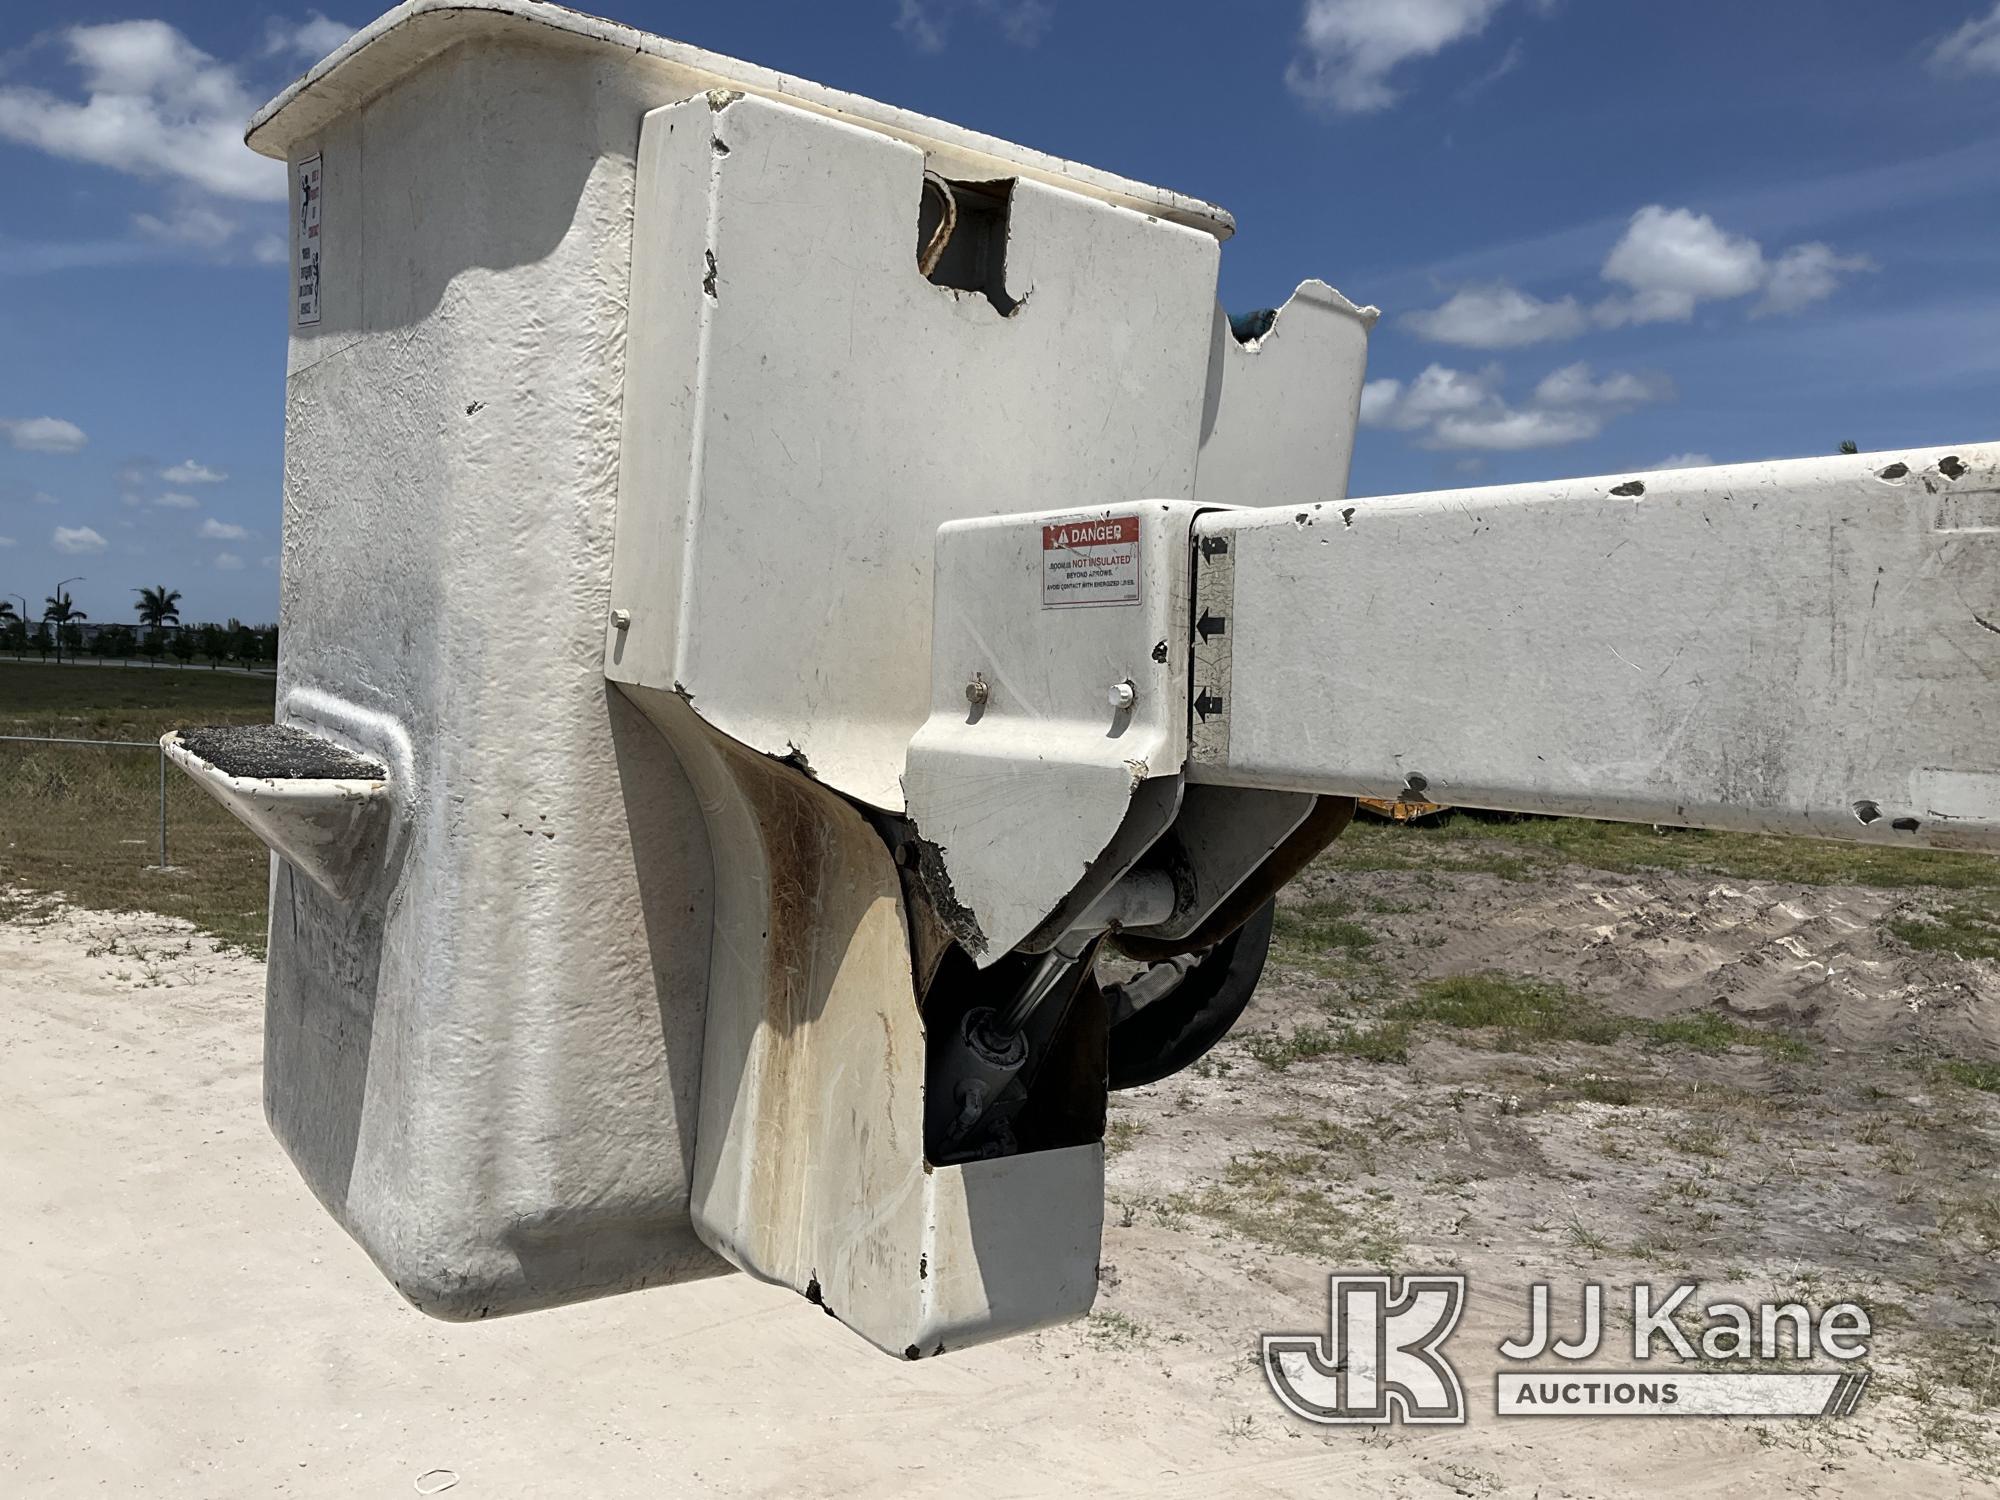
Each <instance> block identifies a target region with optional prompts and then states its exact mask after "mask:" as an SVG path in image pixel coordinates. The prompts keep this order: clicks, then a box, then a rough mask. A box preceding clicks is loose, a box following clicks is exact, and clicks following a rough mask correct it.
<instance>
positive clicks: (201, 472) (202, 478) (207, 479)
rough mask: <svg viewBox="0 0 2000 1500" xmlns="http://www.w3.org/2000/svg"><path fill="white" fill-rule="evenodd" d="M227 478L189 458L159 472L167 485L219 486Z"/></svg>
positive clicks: (221, 473)
mask: <svg viewBox="0 0 2000 1500" xmlns="http://www.w3.org/2000/svg"><path fill="white" fill-rule="evenodd" d="M228 477H229V476H228V475H227V474H225V473H223V472H222V471H221V470H220V469H211V468H209V467H208V466H207V465H206V464H198V463H196V462H195V461H194V460H193V459H191V458H189V459H183V460H182V461H181V462H180V463H177V464H175V465H174V466H173V467H172V468H171V469H162V470H160V478H162V479H164V480H166V482H167V483H168V484H220V483H222V481H223V480H225V479H227V478H228Z"/></svg>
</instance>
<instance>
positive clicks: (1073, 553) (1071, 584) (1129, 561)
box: [1042, 516, 1139, 609]
mask: <svg viewBox="0 0 2000 1500" xmlns="http://www.w3.org/2000/svg"><path fill="white" fill-rule="evenodd" d="M1138 602H1139V518H1138V517H1137V516H1101V517H1098V518H1095V519H1093V520H1088V521H1061V522H1058V523H1057V524H1056V525H1054V526H1044V527H1043V528H1042V608H1043V609H1062V608H1065V607H1068V606H1073V605H1096V604H1137V603H1138Z"/></svg>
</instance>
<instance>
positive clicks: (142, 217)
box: [132, 204, 236, 250]
mask: <svg viewBox="0 0 2000 1500" xmlns="http://www.w3.org/2000/svg"><path fill="white" fill-rule="evenodd" d="M132 223H133V225H134V226H135V227H136V228H137V229H138V230H139V232H140V233H141V234H143V235H145V236H146V237H147V238H148V239H154V240H159V241H160V242H161V243H162V244H168V245H194V246H198V247H199V248H201V249H204V250H215V249H220V248H221V247H222V246H223V245H226V244H228V243H229V241H230V239H231V238H232V237H233V236H234V235H235V233H236V225H235V223H234V222H233V221H232V220H229V219H225V218H224V217H223V216H222V215H221V214H219V213H217V212H216V211H215V210H214V209H212V208H204V207H202V206H201V205H200V204H189V205H187V206H185V207H182V208H179V209H176V210H175V211H174V212H173V213H172V214H170V215H168V216H167V217H166V218H164V219H163V218H160V217H159V216H158V215H156V214H134V215H132Z"/></svg>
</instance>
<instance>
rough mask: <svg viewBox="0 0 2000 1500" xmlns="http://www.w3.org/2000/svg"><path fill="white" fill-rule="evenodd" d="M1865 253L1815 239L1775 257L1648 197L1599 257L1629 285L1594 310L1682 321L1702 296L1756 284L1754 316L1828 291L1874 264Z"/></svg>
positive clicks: (1614, 316)
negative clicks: (1841, 250) (1839, 250)
mask: <svg viewBox="0 0 2000 1500" xmlns="http://www.w3.org/2000/svg"><path fill="white" fill-rule="evenodd" d="M1874 269H1875V263H1874V262H1873V261H1872V260H1870V259H1869V258H1868V257H1867V256H1865V255H1840V254H1837V253H1836V252H1835V251H1834V250H1833V249H1832V248H1831V247H1830V246H1827V245H1823V244H1820V243H1818V242H1817V241H1815V242H1813V243H1811V244H1805V245H1794V246H1792V247H1791V248H1790V249H1789V250H1786V251H1785V252H1784V253H1783V254H1782V255H1780V256H1779V257H1778V258H1777V259H1776V260H1775V261H1772V260H1768V259H1766V258H1765V255H1764V247H1763V246H1761V245H1759V244H1758V243H1757V242H1756V241H1755V240H1753V239H1751V238H1750V237H1749V236H1748V235H1741V234H1731V233H1729V232H1728V231H1727V230H1725V229H1722V228H1720V227H1719V226H1718V225H1717V224H1716V222H1715V220H1713V219H1711V218H1710V217H1709V216H1708V215H1707V214H1698V213H1695V212H1693V211H1692V210H1690V209H1685V208H1673V209H1669V208H1663V207H1662V206H1661V205H1659V204H1657V203H1653V204H1648V205H1647V206H1646V207H1644V208H1642V209H1640V210H1639V211H1638V212H1637V213H1635V214H1634V215H1632V221H1631V223H1630V224H1628V225H1627V226H1626V228H1625V233H1624V234H1623V235H1622V236H1621V237H1620V238H1619V241H1618V243H1617V244H1616V245H1614V246H1612V249H1611V254H1610V255H1608V256H1607V257H1606V258H1605V261H1604V272H1603V275H1604V279H1605V280H1606V281H1610V282H1615V283H1617V284H1618V285H1620V286H1623V287H1625V288H1627V289H1628V291H1629V293H1630V295H1629V296H1613V297H1608V298H1606V299H1605V300H1604V301H1602V302H1600V303H1599V304H1598V305H1597V306H1596V307H1594V308H1592V309H1591V316H1592V317H1594V318H1595V319H1596V320H1597V321H1598V322H1599V323H1601V324H1603V325H1604V326H1606V327H1608V328H1617V327H1621V326H1623V325H1625V324H1627V323H1685V322H1687V321H1688V319H1690V318H1692V317H1693V316H1694V311H1695V308H1696V307H1698V306H1699V305H1700V304H1701V303H1703V302H1721V301H1728V300H1730V299H1732V298H1736V297H1747V296H1749V295H1750V294H1751V293H1752V292H1757V291H1761V292H1763V294H1764V295H1763V297H1762V298H1761V299H1759V301H1758V302H1757V304H1756V305H1755V306H1754V307H1753V308H1752V309H1751V316H1753V317H1762V316H1765V315H1767V314H1771V313H1793V312H1797V311H1798V310H1799V309H1800V308H1802V307H1809V306H1811V305H1812V304H1813V303H1815V302H1819V301H1822V300H1824V299H1825V298H1827V297H1830V296H1832V295H1833V293H1834V290H1835V289H1836V288H1837V287H1838V286H1839V285H1840V278H1841V277H1842V276H1845V275H1848V274H1851V273H1853V272H1856V271H1872V270H1874Z"/></svg>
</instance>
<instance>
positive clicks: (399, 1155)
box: [256, 22, 723, 1317]
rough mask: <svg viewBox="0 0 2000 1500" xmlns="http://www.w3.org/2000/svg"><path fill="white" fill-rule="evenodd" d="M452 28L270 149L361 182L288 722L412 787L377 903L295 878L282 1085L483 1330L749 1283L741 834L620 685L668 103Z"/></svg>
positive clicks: (311, 1172)
mask: <svg viewBox="0 0 2000 1500" xmlns="http://www.w3.org/2000/svg"><path fill="white" fill-rule="evenodd" d="M454 24H459V40H460V43H461V44H460V45H458V46H456V47H454V48H453V49H451V50H449V51H444V52H441V53H436V54H435V55H432V56H429V57H428V58H426V59H425V60H423V61H422V64H421V66H415V67H413V68H409V69H405V68H402V67H400V66H396V67H390V66H383V67H378V66H376V65H375V61H374V60H373V59H370V58H369V57H367V55H366V54H352V55H350V57H349V60H348V62H347V63H345V64H343V65H342V66H343V67H344V68H346V69H348V70H350V71H351V73H352V75H353V79H354V82H353V84H352V86H351V88H350V90H349V93H350V100H349V105H350V107H347V108H345V109H342V110H339V111H334V112H332V113H324V112H322V113H321V114H320V115H318V116H315V117H313V118H312V119H308V117H307V116H306V115H305V114H304V113H300V114H296V115H295V114H292V113H289V112H287V111H282V110H281V111H280V112H279V113H277V114H276V115H275V116H273V117H272V118H271V119H270V120H269V121H268V122H267V123H266V124H265V125H264V126H263V127H262V128H261V129H260V130H259V131H258V132H257V136H256V142H257V145H258V146H259V148H260V149H263V150H266V151H269V152H275V153H280V154H286V155H289V156H291V157H292V158H294V159H301V158H304V157H308V156H313V155H320V156H322V157H323V158H324V172H325V176H324V182H325V188H326V196H325V199H324V206H325V212H324V214H323V216H322V221H321V227H322V233H323V238H324V239H325V241H326V254H325V257H324V267H325V275H324V281H323V284H322V287H321V296H320V318H321V320H320V322H319V323H318V324H317V325H314V326H311V327H307V328H294V330H293V334H292V340H291V347H290V357H289V373H288V378H287V389H286V410H285V508H286V519H285V538H284V547H283V581H282V604H281V618H282V623H283V627H284V642H285V645H284V659H283V661H282V662H281V664H280V694H281V704H282V705H283V707H282V710H281V712H282V713H283V715H284V716H285V717H286V718H288V719H290V720H292V721H294V722H298V723H300V724H301V725H302V726H303V727H307V728H314V727H318V726H324V727H326V728H329V729H337V728H340V727H341V726H345V730H344V735H343V737H344V738H345V739H347V740H348V741H349V742H351V743H353V744H354V745H355V747H356V748H359V749H362V750H364V751H366V752H368V753H370V754H372V755H375V756H377V757H379V758H381V759H383V760H384V761H385V762H386V763H388V764H389V765H390V766H391V767H392V768H394V767H397V766H398V764H399V762H400V763H401V765H402V766H403V767H404V769H402V770H400V771H397V770H392V777H391V780H392V783H393V784H395V785H396V786H397V787H398V799H399V812H398V817H399V819H400V820H401V824H402V826H403V828H404V832H403V834H402V837H401V841H400V843H399V844H397V845H395V846H394V847H389V848H385V850H384V855H383V857H382V858H381V859H380V860H379V861H378V863H377V865H376V868H375V870H374V872H373V878H372V879H371V880H370V881H368V882H365V883H364V885H363V887H362V888H361V889H360V890H359V891H358V893H357V894H356V895H355V897H354V899H352V900H348V901H337V900H335V899H334V898H333V897H332V896H330V895H329V894H327V893H326V892H325V891H323V890H322V889H320V888H319V887H318V886H317V885H314V884H312V883H310V882H309V881H308V880H306V879H304V878H302V877H301V876H300V875H299V874H298V873H297V869H298V867H297V866H295V865H294V864H293V863H291V862H290V861H280V862H278V864H277V867H276V870H275V874H274V878H273V886H272V922H271V938H270V942H271V948H270V970H269V989H268V995H267V1028H266V1059H265V1062H266V1078H265V1088H266V1097H267V1100H268V1102H269V1114H270V1118H271V1121H272V1125H273V1128H274V1129H275V1130H276V1131H277V1133H278V1136H279V1138H280V1139H281V1140H282V1141H283V1142H284V1144H285V1147H286V1149H287V1150H288V1151H289V1152H290V1153H291V1155H292V1157H293V1159H294V1161H295V1162H296V1163H297V1164H298V1166H299V1168H300V1170H301V1172H302V1173H303V1175H304V1176H305V1178H306V1180H307V1182H308V1183H309V1184H310V1185H311V1186H312V1189H313V1191H314V1192H315V1193H317V1194H318V1196H319V1197H320V1198H321V1199H322V1201H324V1202H325V1203H326V1205H327V1206H328V1208H329V1209H330V1210H331V1211H332V1212H333V1213H334V1214H335V1215H336V1217H338V1218H339V1219H340V1221H341V1222H342V1223H343V1224H345V1225H346V1226H347V1227H348V1228H349V1229H350V1230H351V1231H352V1232H353V1233H354V1234H355V1236H356V1237H357V1238H358V1239H359V1240H360V1241H361V1242H362V1244H363V1245H364V1246H366V1247H367V1249H368V1251H369V1253H370V1254H371V1255H373V1256H374V1257H375V1259H376V1260H377V1261H378V1263H380V1265H381V1266H382V1268H383V1270H384V1272H385V1273H386V1274H387V1275H388V1276H389V1277H390V1279H391V1280H392V1281H394V1282H395V1284H396V1285H397V1287H398V1288H399V1289H401V1290H402V1291H403V1293H404V1294H405V1295H406V1296H408V1297H410V1298H411V1299H412V1300H413V1301H415V1302H416V1303H417V1304H418V1305H419V1306H422V1307H423V1308H425V1309H426V1310H427V1311H430V1312H433V1313H437V1314H440V1315H442V1316H448V1317H483V1316H487V1315H489V1314H497V1313H502V1312H510V1311H517V1310H520V1309H523V1308H528V1307H534V1306H541V1305H545V1304H548V1303H554V1302H562V1301H569V1300H574V1299H576V1298H579V1297H585V1296H592V1295H598V1294H601V1293H605V1292H610V1291H618V1290H625V1289H629V1288H633V1287H638V1286H644V1285H649V1284H654V1283H659V1282H666V1281H674V1280H679V1279H684V1278H686V1277H689V1276H697V1275H706V1274H711V1273H713V1272H715V1271H719V1270H721V1269H723V1267H722V1264H721V1262H720V1261H718V1260H717V1259H716V1258H715V1257H714V1256H713V1255H712V1254H711V1253H710V1252H709V1251H708V1250H706V1249H705V1248H704V1247H703V1246H702V1245H701V1244H700V1242H699V1240H698V1239H697V1237H696V1236H695V1234H694V1232H693V1229H692V1226H691V1225H690V1223H689V1220H688V1214H687V1190H688V1181H689V1175H690V1169H691V1156H692V1150H693V1139H692V1135H693V1132H692V1129H691V1121H692V1117H693V1114H694V1110H695V1106H696V1098H697V1092H698V1074H699V1049H700V1040H701V1034H702V1023H703V1008H704V1002H705V994H706V980H707V969H708V943H709V910H708V899H709V883H708V879H707V875H706V871H707V869H708V863H709V855H708V848H707V842H706V836H705V834H704V831H703V827H702V822H701V818H700V814H699V810H698V809H697V807H696V806H695V804H694V798H693V794H692V792H691V791H690V790H689V788H688V786H687V783H686V781H685V778H684V777H683V776H682V775H681V772H680V770H679V767H678V764H677V762H676V761H675V759H674V757H673V755H672V753H671V751H670V749H669V748H668V746H667V745H666V744H665V742H664V741H663V740H662V739H661V738H660V737H659V735H658V734H657V732H656V731H655V730H654V729H653V728H652V727H651V726H650V725H649V724H647V723H646V722H645V720H644V719H643V718H642V717H641V716H640V715H639V714H638V713H637V712H636V711H635V710H634V709H633V708H631V706H630V705H629V704H627V703H626V702H625V701H624V700H623V699H622V698H621V697H619V696H618V695H616V694H614V693H611V692H609V691H608V690H607V687H606V684H605V683H604V680H603V677H602V675H601V666H600V659H599V653H600V649H601V648H600V642H601V639H602V635H601V632H602V628H603V619H604V611H605V608H606V602H607V599H608V593H609V584H610V569H611V536H612V527H613V506H614V501H615V496H616V485H617V445H618V412H619V405H620V396H621V389H622V377H623V368H624V344H625V330H626V323H625V296H626V280H627V276H626V269H627V266H626V262H627V245H628V235H629V210H630V202H631V189H632V173H633V157H634V152H635V149H636V146H637V139H638V122H639V120H640V118H641V117H642V116H643V114H644V113H645V111H646V110H647V109H649V108H652V107H654V106H655V105H656V104H657V103H658V102H660V100H659V94H658V86H657V83H656V82H655V81H654V80H653V79H651V78H649V77H648V76H646V75H645V74H643V73H642V72H640V71H638V70H635V69H634V68H632V67H631V66H629V65H628V64H627V63H626V62H625V60H624V59H623V58H622V57H620V56H619V55H618V54H617V53H616V52H615V51H613V50H612V49H609V48H605V47H598V48H596V49H594V50H592V49H573V48H546V47H545V48H532V47H528V46H524V45H521V44H520V43H519V42H518V41H509V40H504V39H497V40H496V39H494V38H491V37H488V36H486V35H484V34H483V33H481V32H480V31H479V30H478V28H477V27H476V26H474V25H472V24H470V23H469V22H467V23H454ZM328 76H329V78H333V77H338V76H340V75H339V73H338V72H336V74H334V75H328ZM329 86H331V85H330V84H329ZM274 841H275V840H274Z"/></svg>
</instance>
